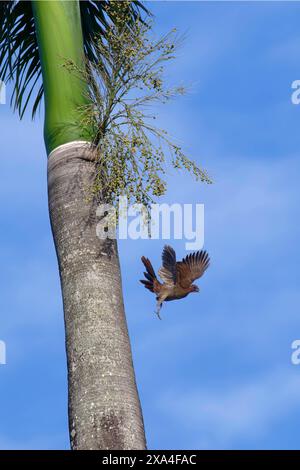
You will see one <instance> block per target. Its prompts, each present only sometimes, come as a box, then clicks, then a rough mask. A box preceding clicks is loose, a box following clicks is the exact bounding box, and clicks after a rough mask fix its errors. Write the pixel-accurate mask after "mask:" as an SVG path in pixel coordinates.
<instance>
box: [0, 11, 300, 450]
mask: <svg viewBox="0 0 300 470" xmlns="http://www.w3.org/2000/svg"><path fill="white" fill-rule="evenodd" d="M149 6H150V7H151V8H152V10H153V12H154V13H155V15H156V26H155V29H156V31H157V32H158V33H159V32H165V31H167V30H169V29H171V28H172V27H174V26H176V27H177V28H178V29H179V31H182V32H186V39H185V42H184V44H183V46H182V47H181V49H180V51H179V57H178V59H177V61H176V62H174V63H173V64H172V65H170V68H169V69H168V76H169V80H170V81H171V82H174V83H177V82H179V83H181V82H183V83H185V84H188V85H190V92H189V94H188V95H187V96H185V97H183V98H180V99H178V100H176V101H174V102H173V103H172V104H170V105H168V107H163V108H160V109H159V121H160V123H161V124H162V126H164V127H166V128H167V129H169V130H170V132H171V134H173V135H174V136H176V138H178V140H179V141H180V142H181V144H182V145H183V147H184V149H185V150H186V152H187V153H188V154H189V155H190V156H191V157H192V158H194V159H195V160H197V162H198V163H199V164H200V165H201V166H202V167H204V168H205V169H207V171H208V172H209V174H210V175H211V176H212V178H213V179H214V184H213V185H212V186H203V185H202V186H201V185H199V184H198V183H194V182H193V181H191V179H190V178H189V177H188V176H183V175H182V174H176V173H174V172H171V173H170V175H169V177H168V180H169V190H168V194H167V195H166V197H165V198H164V201H166V202H170V203H172V202H185V203H190V202H193V203H204V204H205V248H206V249H207V250H208V251H209V253H210V256H211V259H212V263H211V267H210V268H209V270H208V271H207V273H206V274H205V276H204V277H203V279H201V280H200V281H199V283H198V284H199V285H200V287H201V293H200V295H191V296H189V297H188V298H186V299H184V300H182V301H181V302H177V303H176V302H173V303H169V304H167V305H165V306H164V307H163V310H162V316H163V321H161V322H159V321H158V320H157V319H156V318H155V317H154V315H153V310H154V298H153V297H152V296H151V295H150V293H148V291H146V290H144V289H143V288H142V287H141V286H140V285H139V284H138V279H140V277H141V272H142V266H141V263H140V256H141V255H142V254H144V255H146V256H148V257H150V258H151V259H152V261H153V264H154V266H155V268H156V269H157V268H158V267H159V265H160V252H161V250H162V247H163V245H164V241H162V240H158V241H154V240H153V241H145V240H144V241H129V240H126V241H121V242H120V256H121V265H122V273H123V285H124V292H125V304H126V311H127V318H128V324H129V331H130V336H131V341H132V348H133V355H134V363H135V370H136V375H137V381H138V386H139V391H140V397H141V401H142V406H143V411H144V418H145V425H146V432H147V438H148V446H149V448H151V449H162V448H165V449H193V448H194V449H202V448H203V449H297V448H299V430H298V427H299V425H298V423H299V419H300V393H299V389H300V366H298V367H297V366H294V365H292V364H291V361H290V356H291V343H292V341H293V340H295V339H299V338H300V314H299V303H300V292H299V281H297V279H299V273H298V269H299V262H300V250H299V245H298V244H299V239H300V226H299V223H298V215H299V206H300V190H299V174H300V150H299V149H300V133H299V124H300V106H295V105H292V103H291V91H292V90H291V83H292V82H293V81H294V80H296V79H300V70H299V57H300V30H299V18H300V2H299V3H298V2H243V3H241V2H149ZM175 80H177V82H175ZM8 92H9V90H8ZM0 122H1V158H0V218H1V232H0V238H1V242H0V253H1V265H2V269H1V274H0V277H1V279H0V286H1V289H0V313H1V315H0V340H4V341H5V342H6V344H7V365H5V366H0V384H1V385H0V448H2V449H7V448H9V449H31V448H34V449H38V448H42V449H54V448H57V449H64V448H68V435H67V414H66V410H67V408H66V406H67V394H66V391H67V389H66V365H65V350H64V331H63V315H62V303H61V295H60V287H59V278H58V272H57V266H56V258H55V253H54V247H53V242H52V239H51V234H50V226H49V220H48V213H47V194H46V189H47V188H46V155H45V150H44V144H43V138H42V116H41V118H40V119H36V121H35V122H34V123H32V122H31V121H30V119H29V116H27V117H26V118H25V119H24V121H22V122H19V120H18V118H17V116H16V115H13V113H12V112H11V110H10V109H9V106H8V105H7V106H3V105H1V106H0ZM171 243H172V245H173V246H174V247H175V249H176V250H177V252H178V256H179V257H182V256H183V255H184V251H185V247H184V241H178V240H176V241H174V242H173V241H171Z"/></svg>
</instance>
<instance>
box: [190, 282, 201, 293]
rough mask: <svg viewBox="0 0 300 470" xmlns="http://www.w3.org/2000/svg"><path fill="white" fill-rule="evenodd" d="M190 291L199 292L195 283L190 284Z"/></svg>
mask: <svg viewBox="0 0 300 470" xmlns="http://www.w3.org/2000/svg"><path fill="white" fill-rule="evenodd" d="M191 292H200V289H199V287H198V286H196V284H192V285H191Z"/></svg>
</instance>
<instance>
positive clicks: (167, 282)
mask: <svg viewBox="0 0 300 470" xmlns="http://www.w3.org/2000/svg"><path fill="white" fill-rule="evenodd" d="M141 260H142V262H143V264H144V266H145V268H146V272H144V275H145V278H146V279H142V280H140V282H141V283H142V284H144V286H145V287H146V289H149V290H150V292H153V293H154V294H156V300H157V304H156V314H157V316H158V318H160V315H159V312H160V309H161V306H162V304H163V302H164V301H166V302H168V301H169V300H177V299H183V297H186V296H187V295H188V294H190V293H191V292H199V287H198V286H196V285H195V284H193V282H194V281H195V280H196V279H198V278H199V277H201V276H202V274H203V273H204V271H206V269H207V268H208V266H209V256H208V253H207V252H206V251H204V250H201V251H197V252H195V253H191V254H189V255H187V256H186V257H185V258H183V259H182V261H176V253H175V251H174V250H173V248H172V247H171V246H169V245H165V247H164V249H163V253H162V267H161V268H160V270H159V271H158V274H159V275H160V277H161V278H162V280H163V283H161V282H159V280H158V279H157V277H156V274H155V271H154V269H153V267H152V264H151V261H150V260H149V259H148V258H145V256H142V258H141ZM160 319H161V318H160Z"/></svg>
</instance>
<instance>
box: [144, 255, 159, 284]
mask: <svg viewBox="0 0 300 470" xmlns="http://www.w3.org/2000/svg"><path fill="white" fill-rule="evenodd" d="M141 260H142V263H143V265H144V266H145V268H146V272H144V276H145V278H146V279H142V280H140V282H141V283H142V284H144V286H145V287H146V289H149V290H150V291H151V292H156V288H157V285H159V282H158V280H157V277H156V274H155V271H154V269H153V267H152V264H151V261H150V260H149V259H148V258H145V256H142V258H141Z"/></svg>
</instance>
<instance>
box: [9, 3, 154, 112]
mask: <svg viewBox="0 0 300 470" xmlns="http://www.w3.org/2000/svg"><path fill="white" fill-rule="evenodd" d="M108 2H109V0H102V1H101V0H100V1H97V0H94V1H92V0H85V1H80V13H81V22H82V31H83V38H84V50H85V53H86V55H87V57H88V58H89V59H90V60H91V61H95V60H96V54H95V51H94V49H93V41H94V38H95V36H96V35H97V34H99V33H100V34H102V35H104V36H105V34H106V31H107V28H109V23H110V21H111V20H112V18H110V17H109V15H107V13H106V11H105V6H106V4H107V3H108ZM110 3H111V4H112V2H110ZM129 8H130V14H131V17H132V19H133V20H134V19H135V18H137V16H141V14H142V13H145V14H149V11H148V10H147V9H146V8H145V6H144V5H143V4H142V3H141V2H139V1H135V2H131V4H130V7H129ZM40 78H41V64H40V59H39V51H38V43H37V39H36V34H35V24H34V16H33V11H32V6H31V2H30V1H0V80H3V81H5V82H8V81H12V82H13V93H12V97H11V105H12V106H13V108H14V110H17V111H18V113H19V116H20V118H22V117H23V115H24V112H25V110H26V108H27V106H28V103H29V101H30V98H31V97H32V96H34V102H33V107H32V118H34V116H35V114H36V111H37V109H38V107H39V105H40V103H41V99H42V97H43V84H42V83H41V80H40Z"/></svg>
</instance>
